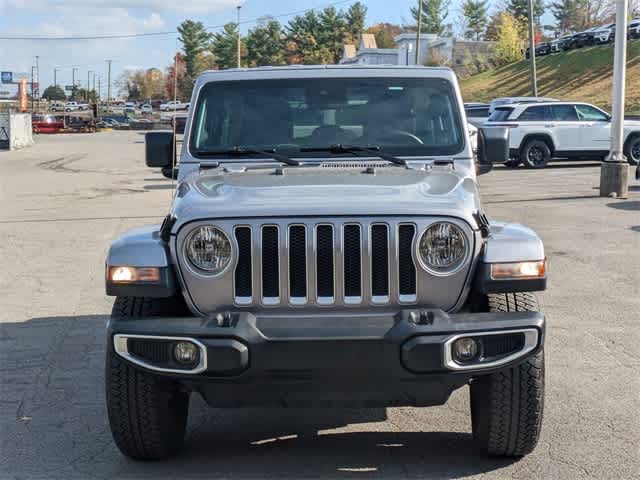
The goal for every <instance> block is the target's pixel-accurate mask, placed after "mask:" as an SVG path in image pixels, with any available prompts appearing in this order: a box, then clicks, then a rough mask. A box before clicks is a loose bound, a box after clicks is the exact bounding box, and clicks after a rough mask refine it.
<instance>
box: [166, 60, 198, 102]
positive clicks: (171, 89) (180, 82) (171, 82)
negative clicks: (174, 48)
mask: <svg viewBox="0 0 640 480" xmlns="http://www.w3.org/2000/svg"><path fill="white" fill-rule="evenodd" d="M176 67H177V68H176ZM176 76H177V78H176ZM185 77H186V75H185V62H184V55H183V54H182V53H180V52H178V53H176V54H175V56H174V57H173V62H172V63H171V65H169V66H168V67H167V75H166V76H165V91H166V94H167V97H168V98H177V99H178V100H185V99H186V98H189V97H188V96H184V95H183V93H184V92H185V91H188V93H189V95H191V90H192V89H193V81H189V82H187V81H186V80H185ZM176 85H177V91H176Z"/></svg>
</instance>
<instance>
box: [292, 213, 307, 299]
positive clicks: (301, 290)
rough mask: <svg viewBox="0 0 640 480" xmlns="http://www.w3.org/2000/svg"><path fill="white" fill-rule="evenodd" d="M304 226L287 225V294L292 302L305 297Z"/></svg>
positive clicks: (305, 243) (305, 246)
mask: <svg viewBox="0 0 640 480" xmlns="http://www.w3.org/2000/svg"><path fill="white" fill-rule="evenodd" d="M306 233H307V232H306V228H305V227H304V226H302V225H293V226H291V227H289V295H290V300H291V302H292V303H297V302H300V301H301V300H300V299H306V297H307V241H306Z"/></svg>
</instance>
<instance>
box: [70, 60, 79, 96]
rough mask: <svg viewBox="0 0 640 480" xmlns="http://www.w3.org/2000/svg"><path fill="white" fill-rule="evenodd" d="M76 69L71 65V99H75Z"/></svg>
mask: <svg viewBox="0 0 640 480" xmlns="http://www.w3.org/2000/svg"><path fill="white" fill-rule="evenodd" d="M77 71H78V69H77V68H76V67H73V69H72V70H71V99H72V100H75V99H76V72H77Z"/></svg>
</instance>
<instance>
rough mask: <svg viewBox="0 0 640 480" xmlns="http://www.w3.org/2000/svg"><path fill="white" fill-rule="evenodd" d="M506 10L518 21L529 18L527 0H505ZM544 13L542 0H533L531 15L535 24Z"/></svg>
mask: <svg viewBox="0 0 640 480" xmlns="http://www.w3.org/2000/svg"><path fill="white" fill-rule="evenodd" d="M506 11H507V12H509V13H510V14H511V15H513V16H514V17H515V18H516V19H517V20H518V21H519V22H527V21H528V18H529V0H507V3H506ZM543 14H544V0H533V17H534V20H535V22H536V23H537V24H539V23H540V17H541V16H542V15H543Z"/></svg>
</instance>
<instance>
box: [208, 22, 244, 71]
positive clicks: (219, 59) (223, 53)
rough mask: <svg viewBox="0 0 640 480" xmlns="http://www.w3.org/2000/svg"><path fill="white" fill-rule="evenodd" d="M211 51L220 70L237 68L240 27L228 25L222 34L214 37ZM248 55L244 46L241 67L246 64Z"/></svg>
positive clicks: (216, 34) (233, 24) (241, 54)
mask: <svg viewBox="0 0 640 480" xmlns="http://www.w3.org/2000/svg"><path fill="white" fill-rule="evenodd" d="M243 43H244V42H243ZM210 49H211V53H213V56H214V58H215V61H216V64H217V65H218V67H219V68H235V67H236V66H237V65H238V26H237V25H236V24H235V23H227V24H226V25H225V26H224V28H223V29H222V32H219V33H215V34H214V35H213V41H212V42H211V47H210ZM246 53H247V52H246V48H245V46H244V45H242V50H241V53H240V64H241V65H242V64H244V63H245V62H244V61H245V60H246Z"/></svg>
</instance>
